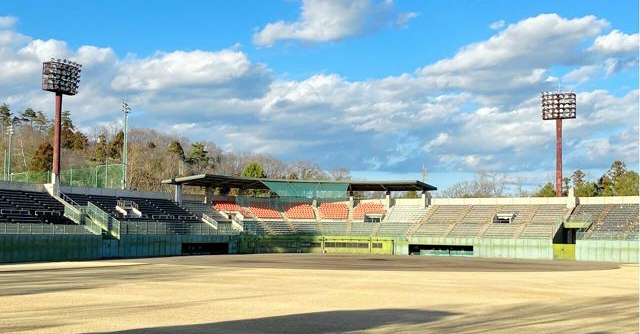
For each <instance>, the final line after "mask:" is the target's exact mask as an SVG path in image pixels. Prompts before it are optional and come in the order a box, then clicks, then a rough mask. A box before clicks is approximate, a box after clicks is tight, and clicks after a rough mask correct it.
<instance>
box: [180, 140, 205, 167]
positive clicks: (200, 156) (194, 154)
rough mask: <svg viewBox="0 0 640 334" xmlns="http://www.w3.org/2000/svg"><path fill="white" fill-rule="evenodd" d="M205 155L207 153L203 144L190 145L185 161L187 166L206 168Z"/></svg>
mask: <svg viewBox="0 0 640 334" xmlns="http://www.w3.org/2000/svg"><path fill="white" fill-rule="evenodd" d="M207 153H209V152H207V151H206V150H205V149H204V144H203V143H201V142H197V143H193V144H191V151H190V152H189V155H188V156H187V159H186V160H187V162H188V163H189V164H192V165H196V166H199V167H203V166H204V167H206V166H207V165H208V164H209V156H207Z"/></svg>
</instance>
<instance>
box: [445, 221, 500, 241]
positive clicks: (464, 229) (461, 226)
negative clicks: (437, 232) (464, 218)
mask: <svg viewBox="0 0 640 334" xmlns="http://www.w3.org/2000/svg"><path fill="white" fill-rule="evenodd" d="M489 224H491V223H489ZM484 225H485V224H480V223H458V224H456V225H455V226H454V228H453V230H451V232H449V234H448V235H447V237H457V238H473V237H475V236H477V235H478V233H479V232H480V230H481V229H482V228H483V227H484Z"/></svg>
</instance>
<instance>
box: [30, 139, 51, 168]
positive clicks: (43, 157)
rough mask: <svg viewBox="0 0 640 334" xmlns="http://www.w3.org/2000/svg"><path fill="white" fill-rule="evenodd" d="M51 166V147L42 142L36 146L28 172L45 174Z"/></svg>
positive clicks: (47, 143)
mask: <svg viewBox="0 0 640 334" xmlns="http://www.w3.org/2000/svg"><path fill="white" fill-rule="evenodd" d="M52 164H53V146H51V144H50V143H49V142H44V143H42V144H40V146H38V148H37V149H36V151H35V153H34V154H33V157H32V158H31V165H30V166H29V170H31V171H34V172H46V171H48V170H50V169H51V165H52Z"/></svg>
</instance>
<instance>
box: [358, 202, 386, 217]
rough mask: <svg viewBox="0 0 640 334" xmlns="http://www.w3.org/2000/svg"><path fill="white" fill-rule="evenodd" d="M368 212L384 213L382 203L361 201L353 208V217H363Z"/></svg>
mask: <svg viewBox="0 0 640 334" xmlns="http://www.w3.org/2000/svg"><path fill="white" fill-rule="evenodd" d="M367 214H378V215H382V214H384V206H383V205H382V203H374V202H361V203H358V205H356V207H355V208H353V219H363V218H364V216H365V215H367Z"/></svg>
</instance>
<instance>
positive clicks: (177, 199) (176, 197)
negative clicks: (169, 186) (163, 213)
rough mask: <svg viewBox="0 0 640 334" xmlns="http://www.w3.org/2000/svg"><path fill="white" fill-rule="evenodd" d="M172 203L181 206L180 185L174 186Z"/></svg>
mask: <svg viewBox="0 0 640 334" xmlns="http://www.w3.org/2000/svg"><path fill="white" fill-rule="evenodd" d="M174 201H175V202H176V203H178V204H182V185H181V184H176V187H175V194H174Z"/></svg>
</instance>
